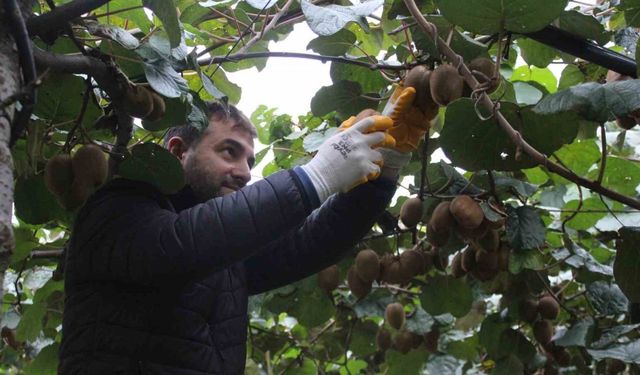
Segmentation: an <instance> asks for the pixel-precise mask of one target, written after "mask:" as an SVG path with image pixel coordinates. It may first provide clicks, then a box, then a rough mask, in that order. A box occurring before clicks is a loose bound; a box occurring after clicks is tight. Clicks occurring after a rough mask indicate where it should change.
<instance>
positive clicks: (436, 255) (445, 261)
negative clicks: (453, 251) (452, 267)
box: [431, 247, 449, 271]
mask: <svg viewBox="0 0 640 375" xmlns="http://www.w3.org/2000/svg"><path fill="white" fill-rule="evenodd" d="M431 255H432V257H433V266H434V267H435V268H436V269H437V270H440V271H444V270H446V269H447V266H448V265H449V258H448V257H447V256H446V255H445V254H442V253H441V252H440V250H439V249H438V248H437V247H434V248H433V249H431Z"/></svg>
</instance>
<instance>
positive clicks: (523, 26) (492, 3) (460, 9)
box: [435, 0, 567, 35]
mask: <svg viewBox="0 0 640 375" xmlns="http://www.w3.org/2000/svg"><path fill="white" fill-rule="evenodd" d="M435 3H436V5H437V6H438V8H439V9H440V11H441V12H442V14H443V15H444V16H445V17H446V18H447V19H448V20H449V21H450V22H451V23H453V24H456V25H460V26H462V27H464V28H465V29H466V30H469V31H471V32H474V33H479V34H485V35H488V34H495V33H498V32H500V31H503V30H508V31H513V32H517V33H530V32H533V31H538V30H540V29H542V28H543V27H545V26H547V25H548V24H549V23H550V22H551V21H553V20H554V19H555V18H556V17H558V16H559V15H560V13H562V11H563V10H564V8H565V6H566V5H567V0H541V1H537V2H531V1H527V0H469V1H459V0H435Z"/></svg>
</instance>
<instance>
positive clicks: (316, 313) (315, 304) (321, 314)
mask: <svg viewBox="0 0 640 375" xmlns="http://www.w3.org/2000/svg"><path fill="white" fill-rule="evenodd" d="M291 288H292V289H294V291H293V293H292V292H288V293H282V294H281V293H278V292H277V291H276V292H275V293H274V294H273V297H272V298H271V299H270V300H269V301H268V302H267V303H266V305H265V306H266V308H267V309H269V310H270V311H272V312H274V313H280V312H286V313H287V314H289V315H291V316H293V317H295V318H296V319H297V320H298V322H300V324H302V325H304V326H308V327H315V326H317V325H320V324H322V323H324V322H326V321H327V320H329V319H330V318H331V317H332V316H334V315H335V313H336V309H335V307H334V305H333V303H332V301H331V300H330V299H329V298H327V295H326V293H325V291H324V290H322V289H320V288H318V284H317V278H316V276H312V277H307V278H306V279H304V280H302V281H299V282H297V283H295V284H293V285H290V286H287V287H284V288H281V289H284V290H287V289H291Z"/></svg>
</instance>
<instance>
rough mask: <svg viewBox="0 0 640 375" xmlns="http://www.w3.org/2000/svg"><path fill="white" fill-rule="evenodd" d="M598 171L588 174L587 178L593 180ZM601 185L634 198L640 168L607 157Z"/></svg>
mask: <svg viewBox="0 0 640 375" xmlns="http://www.w3.org/2000/svg"><path fill="white" fill-rule="evenodd" d="M598 173H599V169H597V170H592V171H591V172H589V174H588V176H589V178H591V179H593V180H595V179H596V178H597V177H598ZM602 185H603V186H605V187H608V188H610V189H613V190H615V191H617V192H618V193H621V194H625V195H629V196H634V195H635V194H636V188H637V187H638V185H640V166H638V164H636V163H634V162H631V161H629V160H627V159H623V158H617V157H608V158H607V165H606V167H605V172H604V178H603V179H602Z"/></svg>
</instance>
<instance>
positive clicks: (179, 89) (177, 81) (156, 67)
mask: <svg viewBox="0 0 640 375" xmlns="http://www.w3.org/2000/svg"><path fill="white" fill-rule="evenodd" d="M144 74H145V75H146V76H147V81H149V84H150V85H151V87H152V88H153V89H154V90H155V91H157V92H158V93H159V94H161V95H162V96H166V97H167V98H177V97H179V96H180V95H183V94H186V93H187V92H188V91H189V86H188V85H187V81H185V80H184V78H182V76H181V75H180V74H178V72H176V71H175V69H173V67H172V66H171V64H170V63H169V62H168V61H167V60H161V59H158V60H151V61H146V62H145V64H144Z"/></svg>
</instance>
